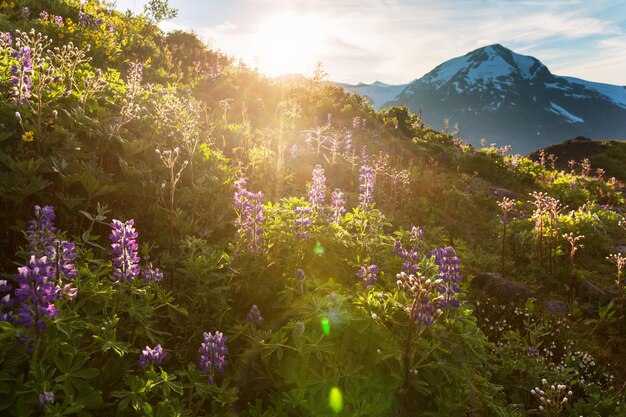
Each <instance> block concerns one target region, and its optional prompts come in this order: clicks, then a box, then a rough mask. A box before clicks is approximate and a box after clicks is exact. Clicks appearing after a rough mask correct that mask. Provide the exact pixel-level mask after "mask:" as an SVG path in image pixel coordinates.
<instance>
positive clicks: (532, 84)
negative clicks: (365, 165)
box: [339, 44, 626, 153]
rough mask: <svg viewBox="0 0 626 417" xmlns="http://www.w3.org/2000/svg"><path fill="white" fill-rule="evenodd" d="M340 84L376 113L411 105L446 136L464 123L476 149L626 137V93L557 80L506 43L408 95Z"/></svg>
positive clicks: (409, 89)
mask: <svg viewBox="0 0 626 417" xmlns="http://www.w3.org/2000/svg"><path fill="white" fill-rule="evenodd" d="M339 85H340V86H342V87H344V88H345V89H346V90H348V91H351V92H356V93H359V94H363V95H366V96H368V97H369V98H370V99H371V102H372V103H373V105H374V107H376V108H382V107H385V106H388V105H394V104H398V105H401V104H404V103H407V105H408V106H409V107H410V108H411V109H412V110H413V111H415V112H417V111H418V110H421V112H422V116H423V119H424V121H425V122H426V124H429V125H432V126H433V127H435V128H438V129H442V128H443V127H444V124H445V121H446V120H448V123H449V125H450V126H453V125H455V124H458V125H459V128H460V134H461V137H463V139H465V140H467V141H469V142H470V143H472V144H473V145H478V144H479V143H480V140H481V138H485V139H486V140H487V141H488V142H489V143H490V142H496V143H498V144H499V145H511V146H512V148H513V151H515V152H519V153H528V152H531V151H533V150H535V149H538V148H541V147H544V146H546V145H550V144H552V143H557V142H560V141H561V140H563V138H566V137H575V136H588V137H594V138H603V139H622V138H626V87H622V86H615V85H610V84H602V83H595V82H590V81H585V80H580V79H578V78H573V77H560V76H557V75H554V74H552V73H551V72H550V70H549V69H548V68H547V67H546V66H545V65H543V64H542V63H541V61H539V60H538V59H536V58H534V57H531V56H525V55H520V54H516V53H514V52H513V51H511V50H510V49H507V48H505V47H504V46H502V45H499V44H494V45H489V46H485V47H483V48H479V49H476V50H475V51H472V52H470V53H468V54H466V55H463V56H460V57H457V58H453V59H451V60H449V61H446V62H444V63H442V64H441V65H439V66H437V67H436V68H434V69H433V70H432V71H430V72H429V73H427V74H426V75H424V76H423V77H422V78H419V79H416V80H414V81H413V82H411V83H409V84H408V85H406V86H404V87H405V88H402V87H403V86H402V85H398V86H390V85H388V84H384V83H380V82H376V83H374V84H371V85H367V84H357V85H347V84H339ZM389 97H391V98H389ZM386 98H388V101H387V102H384V100H385V99H386Z"/></svg>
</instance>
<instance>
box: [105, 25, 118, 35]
mask: <svg viewBox="0 0 626 417" xmlns="http://www.w3.org/2000/svg"><path fill="white" fill-rule="evenodd" d="M107 30H108V31H109V33H110V34H112V35H114V34H115V30H116V29H115V25H114V24H113V23H108V24H107Z"/></svg>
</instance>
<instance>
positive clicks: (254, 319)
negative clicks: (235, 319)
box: [246, 304, 265, 324]
mask: <svg viewBox="0 0 626 417" xmlns="http://www.w3.org/2000/svg"><path fill="white" fill-rule="evenodd" d="M246 321H247V322H250V323H252V324H263V322H264V321H265V319H263V316H262V315H261V311H260V310H259V308H258V307H257V306H256V304H253V305H252V307H250V310H248V314H246Z"/></svg>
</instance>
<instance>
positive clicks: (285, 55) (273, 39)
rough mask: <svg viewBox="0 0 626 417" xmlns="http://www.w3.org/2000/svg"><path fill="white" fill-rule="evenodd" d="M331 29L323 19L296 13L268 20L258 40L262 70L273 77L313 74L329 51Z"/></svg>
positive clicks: (257, 59) (264, 22)
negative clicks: (326, 48) (327, 41)
mask: <svg viewBox="0 0 626 417" xmlns="http://www.w3.org/2000/svg"><path fill="white" fill-rule="evenodd" d="M328 27H329V25H328V22H325V21H324V20H323V19H322V18H321V17H316V16H308V15H307V16H304V15H298V14H293V13H282V14H277V15H273V16H271V17H269V18H268V19H266V20H264V21H263V22H261V23H260V24H259V28H258V31H257V33H256V34H255V37H254V51H255V54H256V55H255V58H256V64H257V65H258V68H259V70H260V71H262V72H264V73H266V74H267V75H269V76H278V75H281V74H289V73H306V72H307V71H310V70H311V69H312V68H313V67H314V65H315V63H316V62H318V61H320V59H321V56H322V54H323V53H324V51H325V40H326V38H327V34H328Z"/></svg>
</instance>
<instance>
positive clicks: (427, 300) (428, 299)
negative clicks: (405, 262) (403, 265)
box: [397, 272, 441, 326]
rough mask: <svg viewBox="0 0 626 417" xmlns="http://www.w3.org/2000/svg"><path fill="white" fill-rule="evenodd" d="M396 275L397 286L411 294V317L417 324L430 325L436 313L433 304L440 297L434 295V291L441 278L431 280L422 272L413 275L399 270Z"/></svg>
mask: <svg viewBox="0 0 626 417" xmlns="http://www.w3.org/2000/svg"><path fill="white" fill-rule="evenodd" d="M397 277H398V281H397V285H398V288H400V290H402V291H404V292H406V293H408V294H410V296H411V299H412V301H411V307H410V309H409V315H410V317H411V319H412V320H414V321H415V322H417V323H419V324H423V325H425V326H431V325H432V324H433V321H434V319H435V315H436V314H437V313H438V310H436V309H435V305H436V304H437V302H438V301H439V299H440V298H441V297H440V296H434V293H435V292H436V289H437V287H438V286H439V284H440V283H441V280H439V279H438V280H435V281H432V280H430V279H426V277H424V276H423V275H422V274H418V275H417V276H415V275H413V274H407V273H405V272H400V273H399V274H398V275H397Z"/></svg>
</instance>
